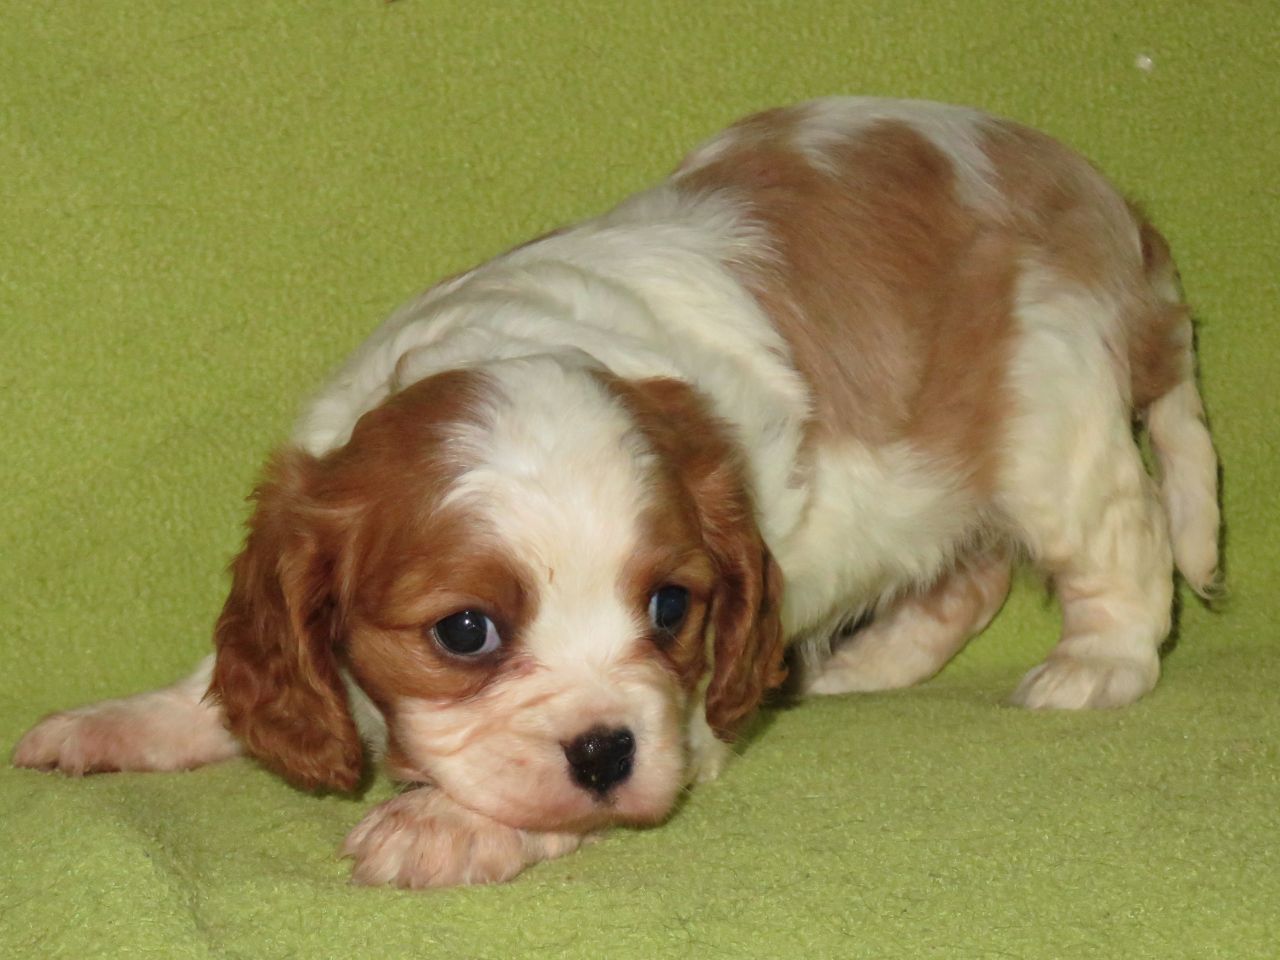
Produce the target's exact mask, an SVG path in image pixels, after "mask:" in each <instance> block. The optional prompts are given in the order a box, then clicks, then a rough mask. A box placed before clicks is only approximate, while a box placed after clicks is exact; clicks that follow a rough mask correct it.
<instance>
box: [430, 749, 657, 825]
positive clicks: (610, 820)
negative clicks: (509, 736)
mask: <svg viewBox="0 0 1280 960" xmlns="http://www.w3.org/2000/svg"><path fill="white" fill-rule="evenodd" d="M674 766H675V764H673V767H674ZM412 779H416V780H424V781H429V782H431V783H434V784H435V785H436V787H437V789H440V790H443V791H444V792H445V793H447V794H448V795H449V796H450V797H451V798H452V799H453V800H454V801H455V802H456V803H458V804H460V805H461V806H464V807H467V808H468V809H470V810H472V811H474V812H476V813H479V814H482V815H484V816H486V817H489V818H490V819H492V820H496V821H498V822H499V823H502V824H505V825H506V826H509V827H515V828H516V829H519V830H534V831H541V832H550V833H590V832H591V831H594V830H601V829H603V828H605V827H611V826H652V825H654V824H657V823H661V822H662V821H663V820H665V819H666V818H667V817H668V816H670V814H671V811H672V810H673V809H674V807H675V802H676V798H677V796H678V795H679V793H680V788H681V784H682V780H681V778H680V777H679V776H677V775H667V771H662V775H660V776H653V775H650V776H645V777H638V778H633V779H631V780H629V781H627V782H626V783H623V784H619V785H618V786H617V787H615V788H614V789H612V790H610V791H609V792H608V793H607V794H605V795H604V796H602V797H598V796H596V795H594V794H592V793H590V792H588V791H586V790H582V789H581V788H579V787H577V786H574V785H573V784H572V783H570V782H569V778H568V777H567V776H564V775H561V774H560V773H559V772H558V771H557V773H556V775H555V776H554V777H552V778H538V777H530V778H528V779H525V780H519V779H516V778H512V779H511V780H510V781H509V782H502V780H501V779H499V780H498V781H497V782H495V779H494V778H488V779H477V778H472V777H468V776H466V775H465V773H464V774H462V775H458V772H457V771H437V772H431V773H424V774H419V775H417V776H415V777H413V778H412ZM540 780H541V782H539V781H540ZM548 780H552V781H556V780H558V781H560V782H548Z"/></svg>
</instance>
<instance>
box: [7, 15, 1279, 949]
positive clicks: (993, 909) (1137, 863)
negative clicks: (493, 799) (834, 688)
mask: <svg viewBox="0 0 1280 960" xmlns="http://www.w3.org/2000/svg"><path fill="white" fill-rule="evenodd" d="M1278 22H1280V18H1277V16H1276V9H1275V5H1274V2H1273V0H1255V2H1252V3H1250V2H1245V0H1238V2H1230V3H1228V2H1204V0H1168V2H1162V3H1147V4H1139V3H1123V2H1120V0H1070V2H1062V3H1015V2H1011V0H970V2H954V0H943V2H932V0H861V2H859V3H849V2H843V0H839V2H836V0H833V2H796V0H790V2H787V0H774V2H748V3H741V2H726V0H699V2H689V0H631V2H628V3H616V4H615V3H605V2H596V0H547V2H538V3H524V4H498V3H488V2H484V0H431V2H428V0H400V2H394V3H383V2H379V0H326V2H311V3H306V4H301V3H293V2H285V0H220V2H218V3H177V2H173V0H128V2H113V3H108V2H93V0H79V2H63V3H16V2H11V3H8V4H6V5H4V7H3V9H0V211H3V213H2V214H0V216H3V224H4V226H3V229H2V230H0V324H2V325H3V331H2V332H3V339H2V341H0V342H2V343H3V346H2V347H0V349H2V350H3V359H0V382H2V383H3V391H2V392H0V422H3V423H4V426H5V442H4V452H3V469H2V470H0V504H2V505H3V506H2V507H0V510H2V511H3V513H2V514H0V516H2V517H3V521H2V523H0V544H2V549H3V554H2V555H3V565H2V566H0V677H3V682H2V683H0V745H3V749H5V750H7V749H8V748H9V746H10V745H11V744H12V743H13V742H14V741H15V740H16V739H17V737H18V736H19V735H20V734H21V733H22V731H23V730H24V729H25V728H26V727H27V726H29V725H30V724H31V723H32V722H33V721H34V720H35V719H36V718H37V717H39V716H40V715H41V714H43V713H44V712H46V711H49V710H52V709H55V708H60V707H66V706H71V705H74V704H77V703H80V702H84V701H88V700H93V699H97V698H101V697H104V696H109V695H117V694H122V693H127V692H132V691H135V690H139V689H143V688H147V687H151V686H155V685H159V684H161V683H165V682H167V681H170V680H171V679H173V678H175V677H177V676H179V675H181V674H182V673H183V671H185V670H187V669H189V668H190V667H191V665H192V664H193V663H194V661H195V660H196V659H197V658H198V657H199V656H200V655H201V654H202V653H203V652H204V651H205V650H207V647H208V634H209V627H210V625H211V623H212V621H213V619H214V617H215V616H216V614H217V611H218V609H219V606H220V604H221V601H222V599H223V591H224V590H225V587H226V581H225V575H224V566H225V564H226V562H227V561H228V560H229V558H230V557H231V556H232V554H233V553H234V551H235V550H236V548H237V546H238V544H239V540H240V537H241V526H240V524H241V521H242V519H243V517H244V515H245V510H246V508H245V506H244V504H243V497H244V495H245V494H246V492H247V491H248V490H249V488H250V486H251V483H252V481H253V478H254V475H255V472H256V470H257V469H258V467H259V465H260V463H261V461H262V459H263V456H264V455H265V453H266V451H267V450H268V449H269V448H270V446H271V445H272V444H273V443H274V442H275V441H277V440H279V439H280V438H281V437H282V436H283V435H284V433H285V431H286V430H287V427H288V424H289V422H290V420H291V417H292V415H293V412H294V411H295V410H296V408H297V405H298V403H299V401H300V400H301V398H303V397H304V396H305V395H306V394H307V392H308V391H309V390H310V389H311V388H313V387H314V386H315V385H317V384H318V383H319V381H320V380H321V378H322V377H323V376H324V375H325V373H326V371H327V370H328V369H329V368H330V367H331V366H332V365H333V364H335V363H336V362H337V361H339V360H340V359H341V358H342V357H343V356H344V355H345V354H346V353H347V351H348V350H350V349H351V348H352V347H353V346H354V345H355V344H356V343H357V342H358V341H359V340H360V339H361V338H362V337H363V335H364V334H365V333H366V332H367V331H369V330H370V329H372V327H373V326H374V324H375V323H376V322H377V321H378V320H379V319H381V317H382V316H383V315H384V314H385V313H387V312H388V311H389V310H390V309H391V308H392V307H393V306H394V305H395V304H396V303H397V302H398V301H400V300H401V299H403V298H405V297H407V296H408V295H409V294H410V293H412V292H413V291H414V290H416V289H417V288H419V287H420V286H423V285H425V284H426V283H427V282H429V281H431V280H432V279H434V278H436V277H439V276H441V275H444V274H446V273H448V272H450V271H453V270H456V269H459V268H462V267H465V266H467V265H470V264H472V263H474V262H476V261H478V260H480V259H483V258H485V257H486V256H488V255H491V254H492V253H494V252H496V251H498V250H500V249H502V248H504V247H505V246H508V245H510V244H512V243H515V242H518V241H520V240H522V239H524V238H527V237H529V236H531V235H533V234H534V233H535V232H537V231H541V230H544V229H546V228H548V227H551V226H553V225H555V224H558V223H561V222H565V221H568V220H573V219H576V218H579V217H581V216H584V215H587V214H589V213H592V212H595V211H598V210H600V209H602V208H604V207H605V206H607V205H608V204H610V203H611V202H613V201H614V200H616V199H619V198H621V197H622V196H624V195H626V194H627V193H629V192H630V191H632V190H634V189H636V188H638V187H640V186H642V185H644V184H646V183H648V182H650V181H652V180H653V179H655V178H657V177H658V176H660V175H662V174H663V173H664V172H665V171H667V170H668V169H670V167H671V166H672V164H673V163H674V161H675V160H676V159H677V158H678V156H679V155H680V153H681V151H682V150H683V149H684V148H686V147H688V146H690V145H692V144H693V143H695V142H696V141H697V140H698V139H700V138H701V137H703V136H705V135H707V134H709V133H711V132H713V131H715V130H716V129H718V128H719V127H720V126H722V125H723V124H725V123H727V122H728V121H730V120H732V119H733V118H735V117H736V116H738V115H741V114H743V113H746V112H748V111H751V110H754V109H757V108H760V107H763V106H767V105H774V104H779V103H785V102H788V101H792V100H796V99H800V98H804V97H809V96H816V95H821V94H829V93H854V92H857V93H882V94H892V95H903V96H920V97H928V98H932V99H943V100H952V101H961V102H969V103H975V104H979V105H982V106H984V107H986V108H988V109H991V110H993V111H996V112H999V113H1003V114H1006V115H1009V116H1012V117H1015V118H1017V119H1020V120H1023V121H1025V122H1028V123H1031V124H1033V125H1036V126H1039V127H1042V128H1044V129H1046V130H1048V131H1050V132H1052V133H1054V134H1056V135H1058V136H1059V137H1061V138H1063V139H1065V140H1067V141H1068V142H1070V143H1073V144H1074V145H1076V146H1077V147H1079V148H1080V149H1081V150H1083V151H1084V152H1085V153H1087V154H1089V155H1090V156H1092V157H1093V158H1094V159H1095V160H1097V161H1098V162H1099V163H1100V164H1101V165H1102V166H1103V168H1104V169H1106V170H1107V171H1108V172H1109V173H1110V174H1111V175H1112V176H1113V178H1114V179H1115V180H1116V181H1117V182H1119V183H1120V184H1122V185H1123V186H1124V187H1125V189H1127V190H1128V191H1129V192H1130V193H1131V194H1132V195H1134V196H1135V197H1136V198H1137V199H1139V200H1140V201H1141V202H1142V203H1143V204H1144V206H1145V207H1146V208H1147V210H1148V211H1149V212H1150V213H1151V214H1152V216H1153V217H1154V219H1155V220H1156V222H1157V223H1158V224H1160V225H1161V228H1162V229H1163V230H1164V232H1165V233H1166V234H1167V235H1168V237H1169V239H1170V241H1171V243H1172V245H1173V247H1174V250H1175V253H1176V255H1177V257H1178V261H1179V263H1180V265H1181V268H1182V272H1183V277H1184V281H1185V286H1186V289H1187V292H1188V295H1189V298H1190V299H1191V301H1192V302H1193V304H1194V305H1195V307H1196V310H1197V316H1198V320H1199V323H1200V327H1199V334H1200V357H1201V368H1202V380H1203V383H1204V394H1205V396H1206V400H1207V403H1208V406H1209V409H1210V413H1211V417H1212V421H1213V428H1214V434H1215V437H1216V440H1217V443H1218V446H1219V451H1220V453H1221V456H1222V460H1223V463H1224V474H1225V499H1224V502H1225V508H1226V519H1227V525H1228V537H1227V557H1228V577H1229V586H1230V591H1231V592H1230V596H1229V599H1228V600H1227V601H1226V602H1225V603H1224V604H1222V605H1221V609H1219V610H1217V611H1210V610H1207V609H1206V608H1205V607H1204V606H1203V605H1202V604H1200V603H1199V602H1198V601H1196V600H1194V598H1191V597H1190V596H1189V595H1186V594H1185V593H1184V597H1183V603H1182V611H1181V629H1180V640H1179V643H1178V645H1177V647H1176V649H1175V650H1174V651H1173V653H1172V654H1171V655H1170V656H1169V657H1168V658H1167V660H1166V663H1165V672H1164V677H1163V679H1162V681H1161V684H1160V686H1159V687H1158V689H1157V690H1156V691H1155V692H1154V693H1153V694H1152V695H1150V696H1149V697H1147V698H1146V699H1145V700H1143V701H1142V702H1141V703H1140V704H1139V705H1137V706H1135V707H1133V708H1131V709H1127V710H1124V711H1118V712H1107V713H1085V714H1049V715H1040V714H1030V713H1025V712H1021V711H1017V710H1013V709H1009V708H1007V707H1004V706H1002V699H1003V697H1004V696H1005V695H1006V694H1007V692H1008V691H1009V690H1010V689H1011V688H1012V687H1013V685H1014V683H1015V682H1016V680H1017V678H1018V676H1019V675H1020V674H1021V673H1022V671H1023V670H1025V669H1026V668H1028V667H1030V666H1031V665H1032V664H1033V663H1034V662H1036V661H1037V660H1038V659H1039V658H1040V657H1041V656H1042V655H1043V653H1044V651H1045V650H1046V649H1047V648H1048V647H1049V646H1050V645H1051V643H1052V641H1053V638H1054V634H1055V630H1056V613H1055V611H1054V609H1053V607H1052V606H1051V605H1050V604H1049V603H1048V602H1047V601H1046V599H1045V598H1044V595H1043V593H1042V591H1040V590H1039V588H1038V587H1037V586H1036V585H1035V584H1034V583H1033V582H1032V581H1031V580H1030V579H1029V578H1027V579H1025V580H1024V582H1022V583H1021V584H1020V585H1019V587H1018V589H1017V590H1016V591H1015V594H1014V596H1013V598H1012V599H1011V601H1010V603H1009V604H1008V606H1007V608H1006V610H1005V612H1004V614H1003V615H1002V616H1001V617H1000V618H999V619H998V620H997V622H996V624H995V626H993V627H992V628H991V629H990V630H989V632H988V633H987V634H986V635H985V636H984V637H982V638H981V639H979V640H977V641H975V643H974V644H972V645H971V648H970V649H969V650H968V651H967V652H966V653H964V654H963V655H962V656H961V657H960V658H959V660H958V661H957V662H956V663H955V664H954V665H952V666H951V667H950V668H949V669H947V670H946V671H945V672H944V673H943V674H942V676H941V677H939V678H938V679H937V680H935V681H933V682H931V683H929V684H926V685H924V686H922V687H920V688H918V689H915V690H911V691H905V692H902V693H897V694H893V695H881V696H866V697H850V698H841V699H836V700H829V701H821V702H812V703H807V704H804V705H801V706H799V707H796V708H793V709H787V710H781V711H776V712H772V713H770V714H769V715H767V717H766V720H765V723H764V725H763V726H764V729H763V730H762V732H761V734H760V735H759V736H757V737H756V738H754V739H753V740H752V742H751V743H750V744H749V745H748V748H747V749H746V750H745V753H744V756H743V757H742V758H741V760H740V761H739V762H737V763H736V764H735V765H734V766H732V767H731V769H730V770H729V771H728V772H727V773H726V774H725V776H724V777H723V778H722V779H721V781H720V782H718V783H716V784H713V785H711V786H709V787H706V788H703V789H700V790H698V791H696V792H695V793H694V794H693V795H692V797H691V798H690V799H689V800H688V802H687V803H686V804H685V805H684V806H683V807H682V808H681V809H680V810H679V811H678V812H677V814H676V815H675V816H674V817H673V818H672V820H671V821H670V822H669V823H668V824H666V825H665V826H663V827H661V828H659V829H653V830H646V831H617V832H615V833H613V834H611V835H610V836H608V837H607V838H606V839H605V840H604V841H603V842H600V843H598V844H595V845H593V846H591V847H589V848H587V849H585V850H583V851H582V852H580V853H578V854H576V855H574V856H571V857H569V858H566V859H563V860H560V861H557V862H554V863H549V864H543V865H540V866H538V867H536V868H533V869H532V870H530V871H529V872H527V873H526V874H525V875H523V876H522V877H520V878H519V879H518V880H517V881H516V882H514V883H512V884H510V885H507V886H500V887H487V888H472V889H459V890H448V891H443V892H428V893H406V892H401V891H396V890H389V889H362V888H355V887H352V886H349V885H348V884H347V882H346V877H347V873H348V865H346V864H344V863H342V862H340V861H339V860H337V859H336V857H335V855H334V851H335V848H336V847H337V845H338V843H339V842H340V840H341V839H342V837H343V835H344V834H345V832H346V831H347V829H348V828H349V827H350V826H351V825H353V824H354V823H355V822H356V821H357V820H358V819H359V817H360V816H361V814H362V811H364V810H365V809H366V808H368V807H369V806H370V805H371V803H372V802H374V801H376V800H379V799H381V798H383V797H385V796H387V795H388V794H389V792H390V785H389V784H388V783H386V782H385V781H379V782H377V783H376V784H375V785H374V787H373V788H372V790H371V791H370V793H369V795H368V796H367V797H365V798H363V799H362V800H354V799H346V798H338V797H323V798H317V797H313V796H309V795H306V794H303V793H299V792H296V791H294V790H292V789H290V788H289V787H287V786H286V785H285V784H283V783H282V782H280V781H279V780H277V779H275V778H273V777H272V776H270V775H268V774H267V773H265V772H263V771H262V770H260V769H259V768H257V767H255V766H254V765H253V764H252V763H250V762H248V761H235V762H232V763H228V764H225V765H223V766H220V767H215V768H209V769H204V770H199V771H196V772H193V773H189V774H181V775H116V776H102V777H93V778H87V779H84V780H82V781H78V782H73V781H70V780H66V779H63V778H60V777H57V776H50V775H45V774H39V773H34V772H29V771H14V770H10V769H7V768H5V769H3V770H0V956H4V957H40V958H53V957H64V956H65V957H76V958H84V957H96V956H110V957H117V956H118V957H151V956H154V957H163V958H186V957H201V958H203V957H245V958H277V957H279V958H284V957H337V956H347V957H364V956H368V957H378V958H397V957H414V958H419V957H449V958H513V957H526V956H528V957H535V956H556V957H583V958H593V960H598V958H600V957H610V958H615V957H616V958H630V957H635V958H658V957H708V958H710V957H792V956H819V957H827V956H832V957H834V956H849V957H904V958H905V957H911V958H919V957H946V958H952V957H966V958H986V957H992V958H994V957H1020V958H1067V957H1069V958H1091V957H1160V958H1181V957H1185V958H1211V957H1229V958H1260V957H1265V956H1275V955H1276V953H1277V951H1278V950H1280V947H1278V946H1277V943H1278V942H1280V754H1278V749H1277V737H1278V735H1280V710H1277V695H1276V691H1277V689H1280V655H1278V654H1277V639H1276V627H1275V618H1276V613H1277V610H1276V604H1275V601H1274V599H1273V595H1274V592H1275V590H1276V587H1277V576H1276V574H1277V556H1278V554H1280V551H1278V550H1277V547H1276V542H1275V536H1274V532H1275V525H1276V521H1277V519H1278V511H1277V506H1276V496H1275V492H1274V491H1275V488H1276V484H1277V480H1278V479H1280V478H1278V477H1277V466H1278V462H1280V452H1278V450H1277V440H1278V437H1280V427H1278V424H1280V403H1278V402H1277V397H1278V396H1280V389H1277V378H1278V374H1280V368H1278V366H1277V361H1276V359H1275V357H1276V352H1277V349H1280V330H1278V329H1277V327H1276V322H1275V321H1276V313H1277V306H1276V305H1277V303H1278V302H1280V290H1278V289H1277V277H1278V276H1280V271H1278V270H1277V268H1276V251H1277V250H1280V226H1278V224H1280V220H1278V219H1277V217H1276V210H1277V199H1278V197H1277V188H1276V183H1277V182H1278V181H1277V173H1280V171H1278V170H1277V165H1276V160H1275V157H1276V153H1275V150H1276V144H1280V129H1278V127H1280V124H1278V122H1277V115H1278V111H1277V101H1276V93H1277V91H1278V90H1280V70H1278V69H1277V66H1276V53H1277V50H1280V35H1278V34H1277V23H1278ZM1141 58H1149V59H1141Z"/></svg>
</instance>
